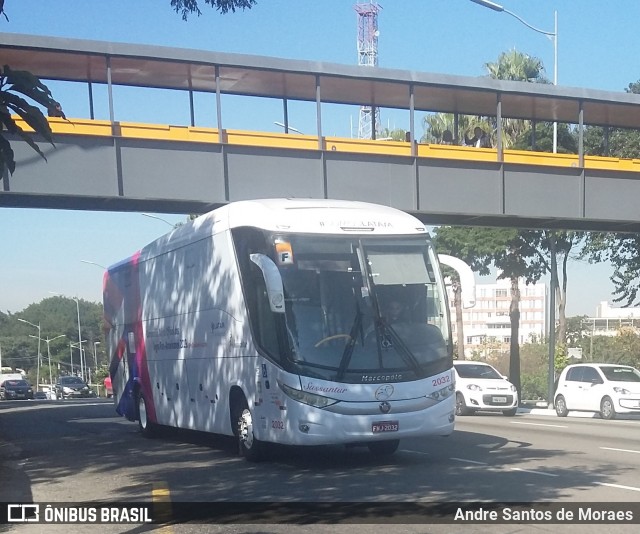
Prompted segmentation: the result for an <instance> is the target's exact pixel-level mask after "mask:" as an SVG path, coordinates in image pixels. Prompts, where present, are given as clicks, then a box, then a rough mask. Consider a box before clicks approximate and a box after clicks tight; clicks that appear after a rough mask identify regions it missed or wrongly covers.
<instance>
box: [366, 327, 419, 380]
mask: <svg viewBox="0 0 640 534" xmlns="http://www.w3.org/2000/svg"><path fill="white" fill-rule="evenodd" d="M379 328H382V335H383V334H384V332H385V331H387V332H389V335H390V336H391V339H392V341H393V345H392V346H393V348H394V349H396V351H397V352H398V354H399V355H400V357H401V358H402V360H403V361H404V363H405V364H406V365H407V367H410V368H412V369H413V372H414V373H415V374H416V376H421V374H422V369H421V368H420V364H419V363H418V360H416V357H415V356H414V355H413V352H411V349H409V347H407V345H406V344H405V342H404V341H403V340H402V338H401V337H400V336H399V335H398V333H397V332H396V331H395V329H394V328H393V327H392V326H391V325H390V324H389V323H388V322H387V321H386V319H385V318H384V317H380V319H379V321H378V324H377V325H376V330H377V331H378V336H381V334H380V330H378V329H379Z"/></svg>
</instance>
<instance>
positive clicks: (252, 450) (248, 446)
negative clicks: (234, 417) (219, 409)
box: [238, 400, 265, 462]
mask: <svg viewBox="0 0 640 534" xmlns="http://www.w3.org/2000/svg"><path fill="white" fill-rule="evenodd" d="M238 440H239V444H240V454H242V456H244V457H245V458H246V459H247V461H249V462H259V461H261V460H262V459H263V458H264V447H265V445H264V443H262V442H261V441H260V440H259V439H257V438H256V437H255V435H254V433H253V417H252V416H251V410H249V406H248V405H247V401H246V400H245V401H244V406H243V408H242V411H241V412H240V417H239V418H238Z"/></svg>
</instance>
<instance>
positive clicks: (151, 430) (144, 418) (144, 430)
mask: <svg viewBox="0 0 640 534" xmlns="http://www.w3.org/2000/svg"><path fill="white" fill-rule="evenodd" d="M138 428H139V429H140V433H141V434H142V435H143V436H144V437H145V438H150V437H153V436H154V435H155V425H154V424H153V423H152V422H151V421H149V414H148V413H147V403H146V401H145V400H144V395H143V394H142V393H141V392H138Z"/></svg>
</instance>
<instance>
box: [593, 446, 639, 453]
mask: <svg viewBox="0 0 640 534" xmlns="http://www.w3.org/2000/svg"><path fill="white" fill-rule="evenodd" d="M600 448H601V449H603V450H605V451H616V452H632V453H634V454H640V451H634V450H632V449H614V448H613V447H600Z"/></svg>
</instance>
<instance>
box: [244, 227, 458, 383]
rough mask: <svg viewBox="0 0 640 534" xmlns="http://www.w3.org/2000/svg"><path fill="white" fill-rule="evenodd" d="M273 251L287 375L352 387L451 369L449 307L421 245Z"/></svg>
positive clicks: (287, 243) (338, 242)
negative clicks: (290, 371)
mask: <svg viewBox="0 0 640 534" xmlns="http://www.w3.org/2000/svg"><path fill="white" fill-rule="evenodd" d="M267 242H271V243H273V253H272V254H270V255H271V257H272V258H274V260H275V263H276V265H277V267H278V269H279V272H280V275H281V278H282V285H283V290H284V298H285V313H284V334H283V335H280V336H279V340H280V341H279V343H280V344H281V345H282V344H284V345H286V346H284V347H280V350H279V352H280V354H286V355H287V359H288V362H287V363H289V365H288V367H291V366H293V367H294V368H295V370H296V372H298V373H299V374H301V375H305V376H313V377H317V378H322V379H325V380H332V381H338V382H349V383H369V382H400V381H407V380H417V379H419V378H424V377H426V376H431V375H433V374H436V373H439V372H442V371H444V370H446V369H450V368H451V366H452V357H451V343H450V335H449V326H448V323H447V313H446V310H445V309H444V306H446V304H445V298H446V297H445V295H444V294H443V288H442V287H441V285H440V283H439V279H440V277H439V274H438V272H437V268H438V267H437V263H436V262H435V253H434V251H433V249H432V247H431V245H430V244H429V242H428V240H427V239H426V238H425V237H424V236H415V237H407V236H389V237H375V238H374V237H359V236H358V237H355V236H330V237H327V236H315V235H313V236H311V235H279V236H277V237H275V238H271V239H267ZM261 317H264V314H262V315H261V316H259V317H258V319H260V318H261ZM252 320H253V319H252ZM264 327H265V325H262V330H264V329H265V328H264ZM272 352H273V351H272ZM281 363H283V364H284V363H285V362H281ZM285 367H287V365H285Z"/></svg>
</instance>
